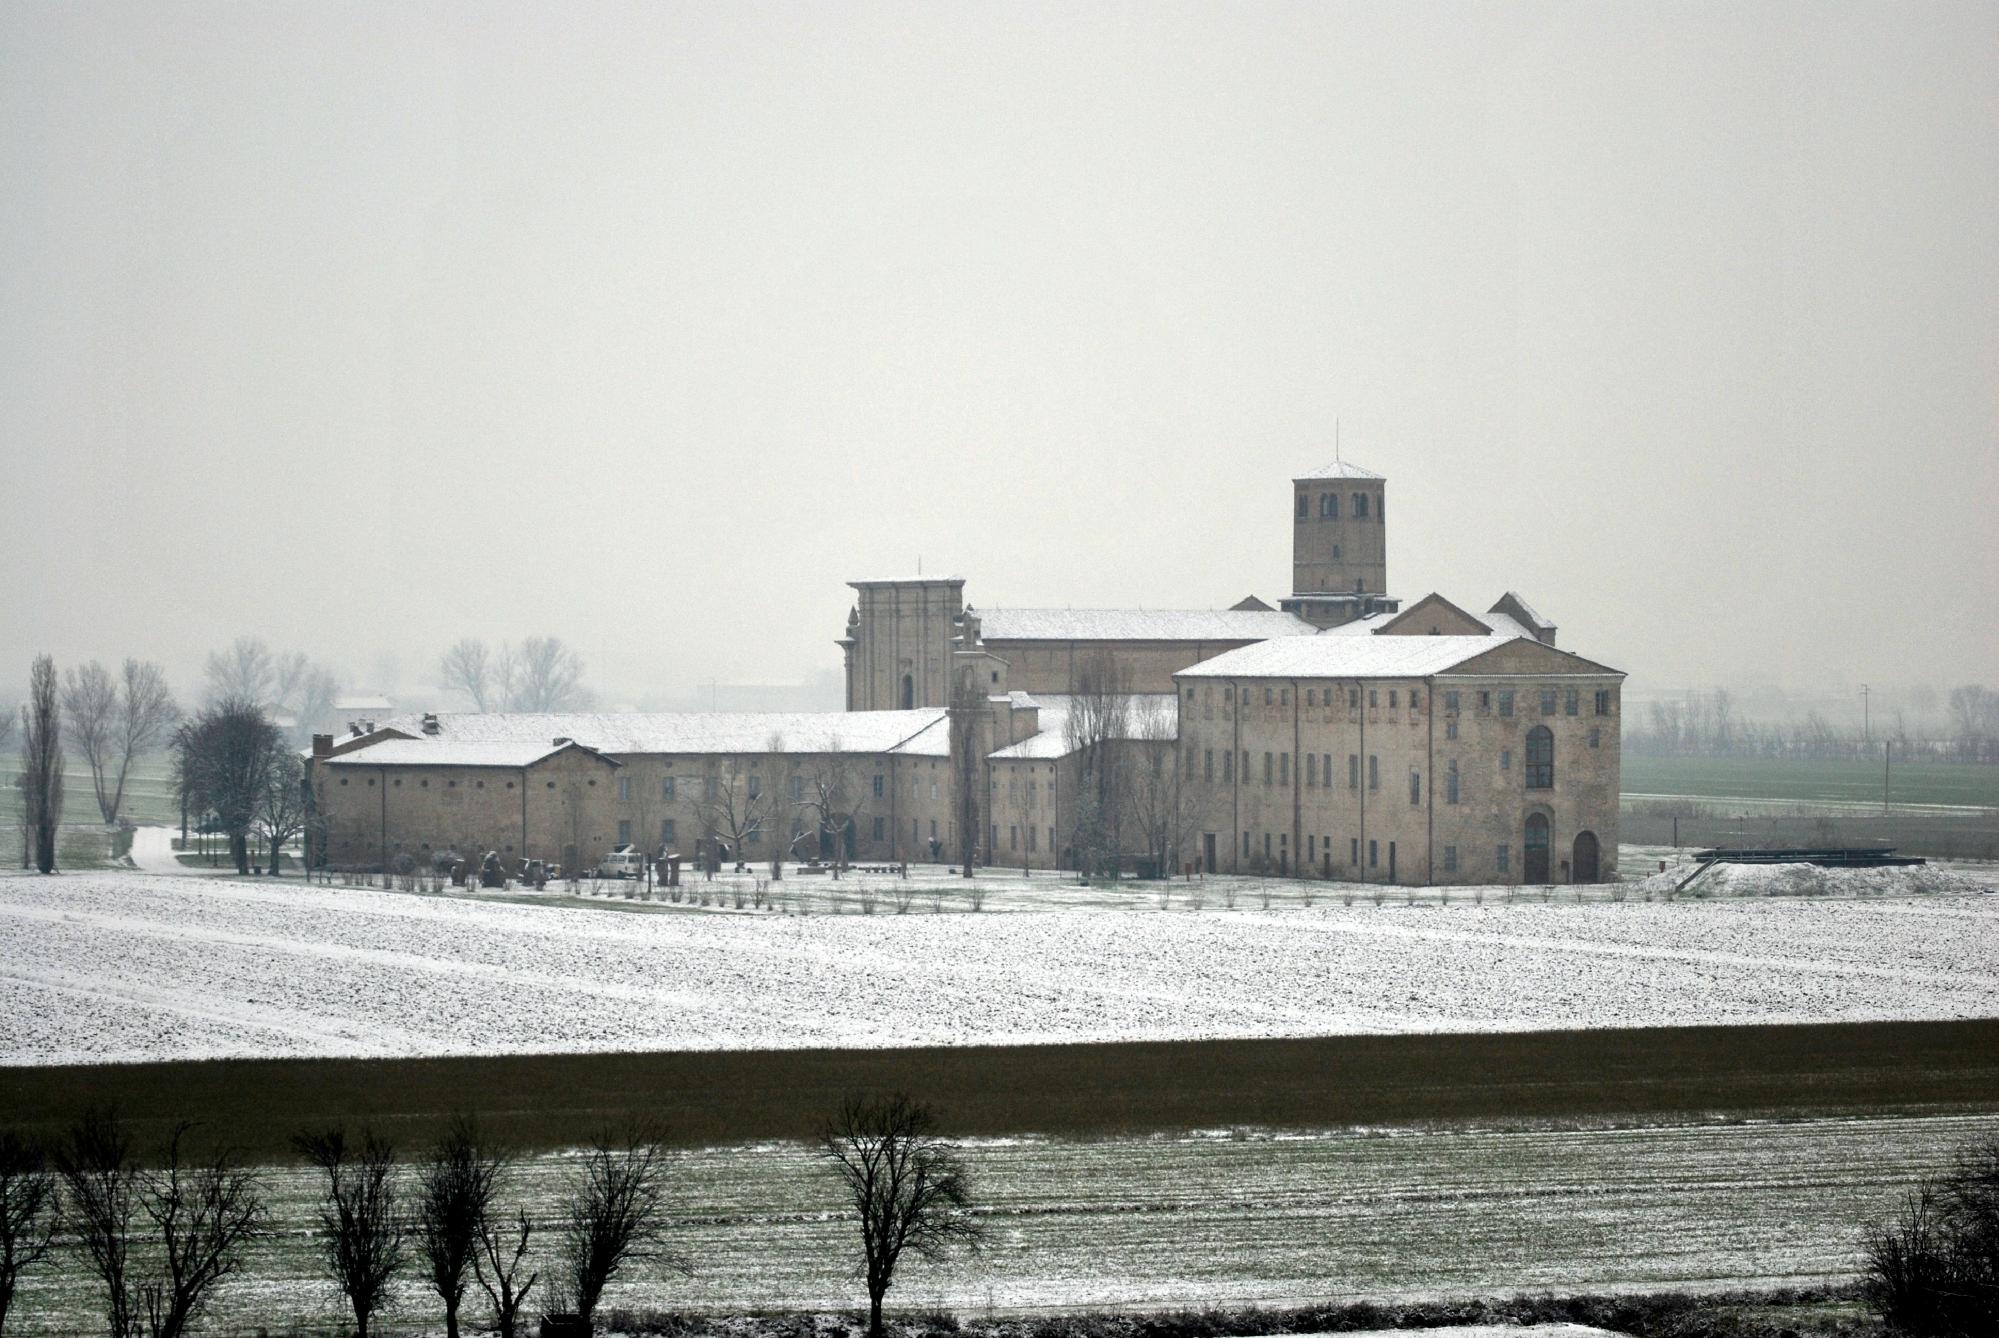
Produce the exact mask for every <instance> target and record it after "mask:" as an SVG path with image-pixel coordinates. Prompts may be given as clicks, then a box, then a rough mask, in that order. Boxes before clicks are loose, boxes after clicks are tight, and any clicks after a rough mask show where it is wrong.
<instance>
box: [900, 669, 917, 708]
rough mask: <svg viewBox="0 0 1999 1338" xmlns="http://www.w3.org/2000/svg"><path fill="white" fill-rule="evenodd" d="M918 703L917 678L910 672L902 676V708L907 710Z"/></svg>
mask: <svg viewBox="0 0 1999 1338" xmlns="http://www.w3.org/2000/svg"><path fill="white" fill-rule="evenodd" d="M915 705H916V680H915V679H914V678H911V677H910V676H909V675H908V674H904V675H903V676H902V709H903V710H905V711H907V710H909V709H911V708H912V707H914V706H915Z"/></svg>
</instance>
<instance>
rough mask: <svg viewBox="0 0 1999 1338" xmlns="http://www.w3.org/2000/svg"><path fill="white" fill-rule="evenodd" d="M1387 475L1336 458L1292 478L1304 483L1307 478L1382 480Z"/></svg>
mask: <svg viewBox="0 0 1999 1338" xmlns="http://www.w3.org/2000/svg"><path fill="white" fill-rule="evenodd" d="M1386 477H1387V475H1385V474H1377V473H1375V472H1374V471H1373V470H1372V469H1362V468H1361V467H1360V466H1359V465H1357V464H1353V463H1351V462H1350V461H1346V460H1335V461H1333V462H1332V463H1331V464H1329V465H1320V466H1319V467H1318V468H1317V469H1314V470H1311V471H1309V472H1307V473H1304V474H1299V475H1298V476H1296V477H1295V478H1294V479H1293V480H1292V482H1294V483H1303V482H1305V481H1306V480H1307V479H1376V480H1380V479H1384V478H1386Z"/></svg>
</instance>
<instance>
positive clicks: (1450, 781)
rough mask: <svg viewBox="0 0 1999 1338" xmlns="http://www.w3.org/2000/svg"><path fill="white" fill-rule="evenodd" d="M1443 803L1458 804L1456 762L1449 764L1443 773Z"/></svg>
mask: <svg viewBox="0 0 1999 1338" xmlns="http://www.w3.org/2000/svg"><path fill="white" fill-rule="evenodd" d="M1444 802H1445V803H1447V804H1455V803H1457V802H1458V764H1457V763H1456V762H1453V763H1451V765H1450V766H1449V767H1448V768H1447V769H1446V770H1445V772H1444Z"/></svg>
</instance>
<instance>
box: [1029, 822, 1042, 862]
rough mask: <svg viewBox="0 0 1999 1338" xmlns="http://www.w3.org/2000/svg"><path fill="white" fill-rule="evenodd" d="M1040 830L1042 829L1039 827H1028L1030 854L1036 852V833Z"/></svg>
mask: <svg viewBox="0 0 1999 1338" xmlns="http://www.w3.org/2000/svg"><path fill="white" fill-rule="evenodd" d="M1040 830H1041V829H1040V828H1039V827H1029V828H1028V829H1027V853H1028V854H1030V855H1031V854H1033V853H1034V837H1035V833H1037V832H1039V831H1040Z"/></svg>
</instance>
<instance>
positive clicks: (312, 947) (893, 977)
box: [0, 872, 1999, 1064]
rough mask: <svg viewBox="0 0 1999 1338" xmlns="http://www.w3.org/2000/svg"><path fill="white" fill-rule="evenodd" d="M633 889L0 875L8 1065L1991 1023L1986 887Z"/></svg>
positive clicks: (1993, 984) (1993, 981) (1997, 960)
mask: <svg viewBox="0 0 1999 1338" xmlns="http://www.w3.org/2000/svg"><path fill="white" fill-rule="evenodd" d="M624 905H626V903H623V902H614V903H606V904H605V905H604V906H603V907H597V906H591V907H579V906H558V905H522V904H516V903H508V902H493V901H481V900H474V899H468V898H460V897H443V896H429V895H418V894H406V893H399V892H386V891H380V890H363V889H356V888H328V887H308V886H306V885H303V884H300V883H288V884H287V883H269V882H255V881H240V882H239V881H235V880H228V879H208V878H165V877H156V876H152V875H148V874H143V873H137V872H106V873H94V874H77V875H71V876H66V877H60V878H48V879H43V878H34V877H5V878H0V1063H8V1064H44V1063H62V1062H79V1061H89V1060H140V1059H167V1058H197V1057H215V1056H255V1055H427V1054H473V1053H478V1054H491V1053H508V1052H551V1051H588V1050H609V1049H629V1050H636V1049H662V1050H663V1049H737V1048H784V1047H800V1046H899V1045H931V1044H973V1043H982V1042H1036V1041H1085V1040H1121V1039H1172V1038H1191V1037H1256V1036H1311V1035H1327V1034H1342V1033H1359V1032H1415V1031H1497V1030H1526V1029H1542V1028H1567V1027H1599V1026H1647V1025H1663V1024H1683V1023H1697V1022H1725V1023H1773V1022H1798V1021H1830V1020H1869V1019H1884V1018H1954V1017H1991V1016H1999V897H1994V896H1989V895H1976V894H1972V895H1930V896H1919V897H1906V898H1881V899H1859V900H1854V899H1819V898H1811V899H1766V898H1752V899H1707V900H1698V901H1674V902H1671V903H1667V902H1661V901H1643V900H1637V899H1627V900H1624V901H1592V902H1588V903H1583V904H1577V903H1572V902H1571V903H1564V902H1562V901H1561V900H1559V899H1557V900H1553V901H1550V902H1547V903H1542V902H1537V901H1536V902H1517V903H1513V904H1506V903H1504V902H1499V901H1496V900H1487V901H1486V902H1485V903H1484V904H1482V905H1481V904H1475V903H1474V902H1473V901H1472V900H1471V898H1470V894H1469V893H1467V892H1465V891H1464V890H1462V889H1459V890H1457V895H1456V899H1454V900H1453V901H1452V902H1451V903H1450V904H1448V905H1440V904H1438V902H1437V900H1435V899H1434V897H1433V898H1431V899H1429V900H1426V901H1423V902H1419V903H1417V904H1414V905H1410V904H1405V903H1403V902H1401V901H1400V900H1398V899H1395V898H1393V897H1391V898H1390V899H1388V900H1386V901H1385V902H1384V903H1383V904H1379V905H1377V904H1375V903H1374V902H1373V901H1371V900H1368V899H1364V898H1358V897H1357V898H1355V899H1353V901H1352V904H1346V903H1345V901H1344V900H1343V898H1342V897H1341V895H1340V894H1339V893H1338V892H1337V891H1334V892H1332V893H1331V894H1322V895H1321V896H1320V897H1319V898H1318V899H1317V900H1316V901H1315V904H1313V905H1311V906H1309V907H1308V906H1305V905H1303V904H1301V903H1300V902H1298V901H1297V900H1295V899H1294V900H1291V901H1288V902H1285V903H1283V904H1281V905H1279V906H1278V907H1277V908H1276V909H1272V910H1264V909H1262V908H1261V906H1260V903H1259V902H1258V900H1257V899H1255V898H1254V897H1250V896H1241V897H1238V898H1237V901H1236V905H1235V907H1234V908H1227V907H1225V906H1224V905H1222V904H1221V903H1219V902H1218V901H1217V900H1216V899H1215V897H1214V895H1213V894H1212V892H1211V893H1210V895H1209V897H1208V898H1207V899H1206V900H1205V901H1204V903H1203V904H1202V906H1201V908H1200V909H1194V908H1192V907H1191V906H1190V905H1189V903H1188V901H1187V899H1186V898H1185V897H1184V896H1183V897H1181V898H1180V899H1179V900H1177V901H1175V902H1174V903H1173V905H1172V907H1171V909H1161V907H1160V906H1159V904H1158V901H1157V900H1156V899H1155V898H1153V897H1138V896H1133V897H1128V898H1125V899H1123V900H1121V901H1111V902H1107V903H1105V905H1106V906H1107V907H1109V908H1108V909H1074V908H1071V909H1063V910H1050V911H1035V910H1013V911H1010V912H1008V913H1005V914H997V913H980V914H973V913H968V912H962V911H961V912H960V913H955V914H949V913H947V914H937V913H934V912H932V911H931V910H930V909H929V907H928V904H927V902H925V901H924V900H920V899H919V900H918V901H916V902H915V903H914V904H912V905H911V907H910V908H909V910H908V911H907V913H904V914H897V913H895V910H894V907H893V905H892V904H890V903H887V902H883V903H882V904H881V905H879V906H878V907H877V909H876V911H875V913H874V914H871V915H864V914H860V913H857V912H855V911H854V910H851V909H850V910H849V911H848V912H846V913H842V914H825V913H815V914H811V915H796V914H786V913H773V912H764V913H761V914H758V913H754V912H744V913H740V914H738V913H735V912H733V911H732V912H730V913H727V914H715V913H712V912H711V913H708V914H701V913H692V914H690V913H686V912H685V911H678V912H676V911H675V910H674V909H673V908H658V907H649V908H648V910H650V911H651V912H652V913H647V910H641V911H637V912H635V913H616V912H615V911H613V910H611V909H610V908H609V907H611V906H618V907H623V906H624ZM662 911H663V912H664V913H661V912H662Z"/></svg>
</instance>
